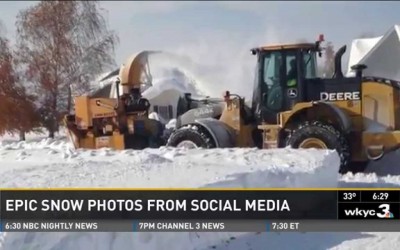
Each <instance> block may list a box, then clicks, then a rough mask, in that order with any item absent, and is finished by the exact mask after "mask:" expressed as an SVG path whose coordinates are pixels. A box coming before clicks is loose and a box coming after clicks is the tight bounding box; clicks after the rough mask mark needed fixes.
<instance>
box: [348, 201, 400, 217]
mask: <svg viewBox="0 0 400 250" xmlns="http://www.w3.org/2000/svg"><path fill="white" fill-rule="evenodd" d="M378 208H380V209H381V211H376V210H375V209H360V208H358V207H357V208H356V209H346V210H344V213H345V215H346V216H350V217H360V216H362V217H364V218H367V217H375V216H377V217H378V218H385V219H390V218H393V217H394V216H393V214H392V213H391V212H390V205H389V204H382V205H380V206H379V207H378Z"/></svg>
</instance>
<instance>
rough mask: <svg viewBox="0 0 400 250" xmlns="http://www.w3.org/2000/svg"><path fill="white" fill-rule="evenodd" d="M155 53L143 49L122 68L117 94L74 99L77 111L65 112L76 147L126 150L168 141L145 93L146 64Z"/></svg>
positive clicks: (163, 143)
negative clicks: (143, 95)
mask: <svg viewBox="0 0 400 250" xmlns="http://www.w3.org/2000/svg"><path fill="white" fill-rule="evenodd" d="M151 53H156V52H153V51H143V52H141V53H139V54H138V55H137V56H133V57H131V58H129V59H128V60H127V62H126V63H125V64H124V66H122V67H121V68H120V70H119V79H118V80H117V82H116V83H115V84H116V85H117V86H116V89H117V98H106V97H98V96H96V94H93V95H89V96H78V97H76V98H75V99H74V102H75V114H74V115H67V116H65V118H64V124H65V126H66V128H67V134H68V136H69V138H70V140H71V141H72V143H73V145H74V147H75V148H87V149H98V148H103V147H108V148H113V149H117V150H122V149H143V148H146V147H159V146H160V145H165V140H164V141H163V140H162V134H163V125H162V124H161V123H160V122H159V121H157V120H153V119H149V118H148V112H149V108H150V103H149V101H148V100H147V99H145V98H143V97H142V96H141V89H140V87H141V85H142V84H143V79H145V78H144V77H145V76H146V75H144V74H146V70H144V68H145V65H146V62H147V57H148V55H149V54H151ZM119 85H121V86H122V89H123V91H122V94H120V93H119V89H120V88H119Z"/></svg>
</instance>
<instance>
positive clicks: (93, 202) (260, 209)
mask: <svg viewBox="0 0 400 250" xmlns="http://www.w3.org/2000/svg"><path fill="white" fill-rule="evenodd" d="M399 204H400V189H398V190H396V189H387V190H384V189H348V190H345V189H216V190H213V189H132V190H128V189H126V190H125V189H124V190H117V189H104V190H103V189H90V190H77V189H65V190H63V189H46V190H40V189H33V190H24V189H21V190H14V189H3V190H0V207H1V210H0V230H1V231H4V232H66V231H71V232H79V231H89V232H190V231H196V232H214V231H225V232H349V231H364V232H366V231H371V232H372V231H373V232H380V231H381V232H398V231H400V205H399Z"/></svg>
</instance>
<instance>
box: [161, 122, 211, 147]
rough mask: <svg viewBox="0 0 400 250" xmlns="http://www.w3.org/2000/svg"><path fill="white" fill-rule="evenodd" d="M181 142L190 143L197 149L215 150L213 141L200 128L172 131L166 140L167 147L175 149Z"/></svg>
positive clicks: (194, 126) (191, 127) (208, 134)
mask: <svg viewBox="0 0 400 250" xmlns="http://www.w3.org/2000/svg"><path fill="white" fill-rule="evenodd" d="M183 141H191V142H193V143H194V144H196V146H197V147H198V148H215V142H214V139H213V138H212V136H211V135H210V133H208V132H207V131H206V130H205V129H204V128H202V127H201V126H196V125H192V126H190V127H187V128H180V129H178V130H176V131H174V132H173V133H172V134H171V136H170V137H169V139H168V142H167V146H169V147H177V146H178V145H179V143H181V142H183Z"/></svg>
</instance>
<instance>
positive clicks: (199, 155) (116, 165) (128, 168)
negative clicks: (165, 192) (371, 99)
mask: <svg viewBox="0 0 400 250" xmlns="http://www.w3.org/2000/svg"><path fill="white" fill-rule="evenodd" d="M29 140H30V141H29V142H24V143H21V142H16V141H12V139H11V138H8V139H7V141H4V140H3V141H2V142H1V146H0V161H1V162H2V164H1V165H2V166H1V168H0V173H1V176H2V178H1V179H0V185H1V187H167V188H168V187H175V188H176V187H245V188H246V187H247V188H249V187H336V186H340V187H348V186H350V187H352V186H355V187H360V186H361V187H363V186H364V187H365V186H389V187H394V186H397V187H398V186H399V185H398V183H400V177H399V176H391V177H379V176H377V175H376V174H374V173H370V174H358V175H350V174H349V175H345V176H339V175H338V174H337V172H338V165H339V157H338V155H337V154H336V153H335V152H334V151H321V150H316V149H309V150H292V149H275V150H258V149H254V148H242V149H236V148H235V149H214V150H199V149H197V150H186V149H173V148H167V147H162V148H160V149H146V150H142V151H136V150H124V151H114V150H110V149H100V150H76V151H75V150H72V149H71V148H70V145H69V143H68V142H66V141H65V139H63V138H61V139H55V140H48V139H43V138H40V137H32V138H29ZM396 183H397V185H396ZM383 241H385V245H386V242H388V243H387V244H390V248H391V249H392V248H396V247H400V245H399V243H398V242H399V234H394V233H393V234H388V233H382V234H380V233H375V234H372V233H371V234H366V233H305V234H304V233H285V234H279V233H194V232H192V233H84V232H79V233H7V234H5V233H3V234H0V249H43V250H54V249H58V250H66V249H85V250H92V249H93V250H94V249H104V250H106V249H107V250H114V249H115V250H117V249H118V250H124V249H149V250H152V249H176V250H180V249H182V250H190V249H233V250H239V249H265V247H266V246H268V248H271V249H293V246H294V244H296V246H299V247H300V248H301V249H376V248H380V247H382V244H383V243H382V242H383ZM388 246H389V245H386V248H388Z"/></svg>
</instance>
